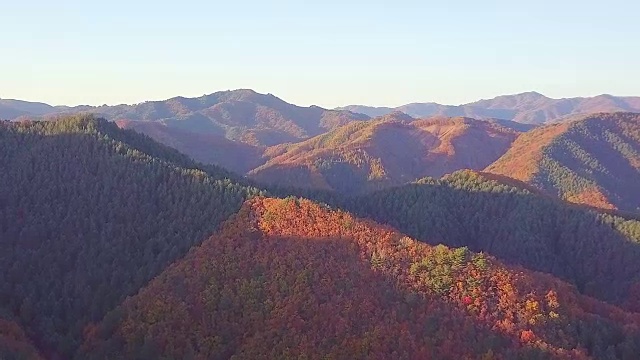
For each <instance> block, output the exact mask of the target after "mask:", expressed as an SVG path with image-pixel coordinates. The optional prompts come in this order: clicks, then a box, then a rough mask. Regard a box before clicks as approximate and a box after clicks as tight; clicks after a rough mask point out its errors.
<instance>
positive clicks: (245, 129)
mask: <svg viewBox="0 0 640 360" xmlns="http://www.w3.org/2000/svg"><path fill="white" fill-rule="evenodd" d="M78 112H90V113H94V114H96V115H97V116H100V117H104V118H106V119H107V120H133V121H141V120H144V121H159V122H161V123H163V124H165V125H167V126H169V127H174V128H180V129H184V130H189V131H192V132H197V133H202V134H216V135H221V136H224V137H226V138H227V139H230V140H238V141H241V142H244V143H247V144H251V145H266V146H270V145H276V144H281V143H284V142H293V141H300V140H303V139H307V138H309V137H312V136H315V135H319V134H322V133H324V132H326V131H328V130H331V129H334V128H336V127H338V126H341V125H345V124H348V123H350V122H352V121H355V120H366V119H368V118H369V117H368V116H366V115H362V114H354V113H351V112H349V111H339V110H326V109H323V108H320V107H317V106H311V107H300V106H296V105H292V104H289V103H287V102H285V101H283V100H281V99H279V98H277V97H275V96H273V95H271V94H268V95H264V94H259V93H257V92H255V91H253V90H245V89H242V90H233V91H221V92H216V93H214V94H210V95H204V96H202V97H199V98H184V97H175V98H172V99H168V100H164V101H148V102H144V103H140V104H136V105H116V106H99V107H90V106H78V107H71V108H65V107H57V108H54V109H52V111H51V112H50V113H49V112H47V113H46V115H45V116H44V117H45V118H47V117H53V116H56V115H59V114H61V113H62V114H72V113H78ZM16 114H17V116H20V115H33V116H34V117H40V115H43V114H42V113H41V112H38V113H32V114H23V113H16ZM7 117H8V118H13V117H11V116H7ZM14 117H15V116H14Z"/></svg>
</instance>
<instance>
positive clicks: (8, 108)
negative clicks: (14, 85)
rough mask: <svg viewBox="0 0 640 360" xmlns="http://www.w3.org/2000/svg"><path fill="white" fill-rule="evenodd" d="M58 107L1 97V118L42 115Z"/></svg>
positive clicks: (9, 118) (10, 118)
mask: <svg viewBox="0 0 640 360" xmlns="http://www.w3.org/2000/svg"><path fill="white" fill-rule="evenodd" d="M54 111H56V109H55V108H54V107H53V106H51V105H47V104H43V103H38V102H29V101H22V100H13V99H0V120H12V119H15V118H17V117H20V116H28V115H42V114H46V113H50V112H54Z"/></svg>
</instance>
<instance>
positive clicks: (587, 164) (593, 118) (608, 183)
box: [487, 113, 640, 213]
mask: <svg viewBox="0 0 640 360" xmlns="http://www.w3.org/2000/svg"><path fill="white" fill-rule="evenodd" d="M487 171H488V172H492V173H496V174H500V175H506V176H510V177H513V178H515V179H518V180H521V181H525V182H527V183H529V184H531V185H533V186H535V187H537V188H539V189H541V190H543V191H545V192H547V193H549V194H553V195H556V196H559V197H560V198H562V199H564V200H567V201H570V202H575V203H579V204H585V205H590V206H596V207H601V208H605V209H619V210H622V211H627V212H635V213H640V114H632V113H615V114H593V115H589V116H584V117H581V118H579V119H578V120H575V121H573V122H571V123H568V124H560V125H553V126H547V127H543V128H540V129H536V130H533V131H531V132H529V133H526V134H524V135H522V136H521V137H520V138H519V139H518V140H516V141H515V142H514V144H513V146H512V148H511V149H510V150H509V151H508V152H507V153H506V154H505V155H504V156H502V157H501V158H500V159H499V160H498V161H496V162H495V163H494V164H492V165H491V166H489V167H488V168H487Z"/></svg>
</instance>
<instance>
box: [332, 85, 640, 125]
mask: <svg viewBox="0 0 640 360" xmlns="http://www.w3.org/2000/svg"><path fill="white" fill-rule="evenodd" d="M336 109H339V110H351V111H354V112H360V113H363V114H367V115H369V116H372V115H375V116H381V115H385V114H387V113H389V112H391V111H402V112H405V113H407V114H408V115H410V116H413V117H426V116H433V115H443V116H468V117H473V118H480V119H483V118H498V119H505V120H513V121H516V122H520V123H525V124H544V123H548V122H553V121H562V119H563V118H565V117H568V116H575V115H580V114H585V113H594V112H618V111H621V112H622V111H626V112H629V111H632V112H640V97H633V96H613V95H609V94H602V95H597V96H593V97H574V98H561V99H554V98H550V97H547V96H545V95H542V94H540V93H538V92H535V91H530V92H524V93H519V94H513V95H500V96H497V97H494V98H492V99H481V100H478V101H474V102H470V103H466V104H461V105H442V104H438V103H433V102H426V103H410V104H405V105H401V106H398V107H368V106H364V105H348V106H343V107H338V108H336Z"/></svg>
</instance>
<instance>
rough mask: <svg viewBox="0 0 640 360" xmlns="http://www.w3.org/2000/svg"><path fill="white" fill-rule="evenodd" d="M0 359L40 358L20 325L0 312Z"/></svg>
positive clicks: (27, 359) (31, 359)
mask: <svg viewBox="0 0 640 360" xmlns="http://www.w3.org/2000/svg"><path fill="white" fill-rule="evenodd" d="M0 359H2V360H14V359H15V360H18V359H24V360H40V359H42V357H41V356H40V354H39V353H38V350H37V349H36V347H35V346H34V345H33V344H32V343H31V340H29V338H28V337H27V335H26V334H25V332H24V330H23V329H22V328H21V327H20V325H18V324H17V323H16V322H15V321H13V320H10V319H9V318H7V317H6V316H4V315H3V314H0Z"/></svg>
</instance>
